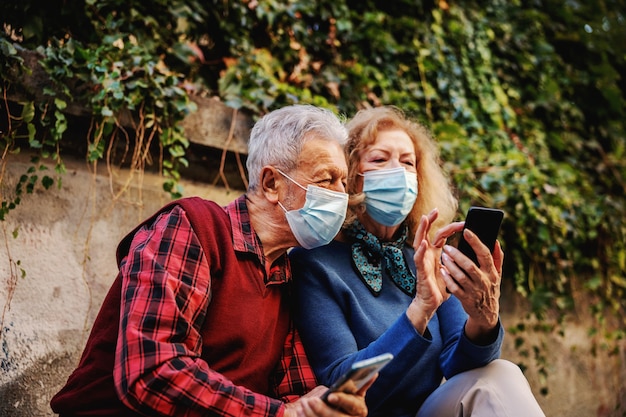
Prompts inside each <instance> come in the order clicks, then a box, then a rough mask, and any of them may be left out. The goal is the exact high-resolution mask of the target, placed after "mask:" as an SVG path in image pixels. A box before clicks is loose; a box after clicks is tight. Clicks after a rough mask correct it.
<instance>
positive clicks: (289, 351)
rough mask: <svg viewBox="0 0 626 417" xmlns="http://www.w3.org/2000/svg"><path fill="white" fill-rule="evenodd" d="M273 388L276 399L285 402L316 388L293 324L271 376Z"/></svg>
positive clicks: (302, 346) (313, 375) (311, 371)
mask: <svg viewBox="0 0 626 417" xmlns="http://www.w3.org/2000/svg"><path fill="white" fill-rule="evenodd" d="M273 386H274V391H275V393H276V397H277V398H281V399H282V400H283V401H285V402H293V401H296V400H297V399H298V398H299V397H301V396H302V395H304V394H306V393H307V392H309V391H311V390H312V389H313V388H315V387H316V386H317V380H316V378H315V374H314V373H313V369H312V368H311V366H310V365H309V360H308V359H307V356H306V353H305V352H304V345H303V344H302V341H301V340H300V334H299V333H298V331H297V329H296V328H295V326H294V325H293V323H292V324H291V329H290V331H289V335H288V336H287V340H286V341H285V346H284V349H283V355H282V357H281V360H280V362H279V364H278V366H277V368H276V372H275V373H274V375H273Z"/></svg>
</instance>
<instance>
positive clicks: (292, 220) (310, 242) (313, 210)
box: [277, 169, 348, 249]
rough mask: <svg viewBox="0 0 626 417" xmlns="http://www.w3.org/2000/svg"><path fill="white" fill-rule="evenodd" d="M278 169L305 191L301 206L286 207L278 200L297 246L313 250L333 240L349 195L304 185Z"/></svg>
mask: <svg viewBox="0 0 626 417" xmlns="http://www.w3.org/2000/svg"><path fill="white" fill-rule="evenodd" d="M277 171H278V172H280V173H281V174H282V175H284V176H285V178H287V179H288V180H290V181H291V182H293V183H294V184H296V185H297V186H298V187H300V188H302V189H303V190H306V201H305V202H304V206H303V207H302V208H301V209H298V210H287V209H285V207H284V206H283V205H282V204H281V203H280V201H279V202H278V204H279V205H280V207H281V208H282V209H283V210H284V211H285V216H286V217H287V223H289V227H290V228H291V231H292V232H293V235H294V236H295V237H296V240H297V241H298V243H299V244H300V246H302V247H303V248H305V249H313V248H316V247H318V246H323V245H326V244H327V243H329V242H330V241H331V240H333V239H334V238H335V236H337V233H339V230H340V229H341V226H342V225H343V222H344V220H345V219H346V210H347V208H348V194H346V193H342V192H339V191H333V190H328V189H326V188H322V187H318V186H316V185H310V184H309V185H308V186H307V187H306V188H305V187H303V186H302V185H300V184H298V182H297V181H295V180H294V179H292V178H291V177H289V176H288V175H287V174H285V173H284V172H282V171H281V170H279V169H277Z"/></svg>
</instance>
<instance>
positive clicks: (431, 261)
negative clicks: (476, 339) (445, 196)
mask: <svg viewBox="0 0 626 417" xmlns="http://www.w3.org/2000/svg"><path fill="white" fill-rule="evenodd" d="M438 215H439V213H438V211H437V209H434V210H433V211H431V212H430V213H429V214H428V216H426V215H423V216H422V218H421V219H420V223H419V226H418V228H417V232H416V233H415V239H414V241H413V247H414V248H415V255H414V257H413V260H414V262H415V268H416V271H417V291H416V294H415V298H414V299H413V302H412V303H411V305H409V308H408V309H407V316H408V317H409V320H411V322H412V323H413V326H414V327H415V329H416V330H417V331H418V332H419V333H420V334H424V332H425V331H426V326H427V325H428V322H429V321H430V319H431V318H432V316H433V315H434V314H435V312H436V311H437V308H439V306H440V305H441V303H443V302H444V301H445V300H447V299H448V297H449V294H448V293H447V291H446V283H445V281H444V279H443V276H442V274H441V269H442V268H441V248H442V247H443V245H444V244H445V242H446V240H447V239H448V237H450V236H452V235H453V234H454V233H456V232H458V231H459V230H461V229H462V228H463V223H462V222H458V223H451V224H449V225H447V226H445V227H443V228H441V229H440V230H439V231H437V233H436V234H435V238H434V239H433V242H429V241H428V235H429V233H430V228H431V225H432V224H433V223H434V222H435V220H437V216H438Z"/></svg>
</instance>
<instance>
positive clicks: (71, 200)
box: [0, 158, 626, 417]
mask: <svg viewBox="0 0 626 417" xmlns="http://www.w3.org/2000/svg"><path fill="white" fill-rule="evenodd" d="M65 162H66V165H67V167H68V172H67V173H66V174H65V175H64V176H63V178H62V184H63V185H62V188H60V189H58V188H56V186H55V187H54V188H52V189H49V190H43V189H40V188H37V189H36V191H35V192H34V193H33V194H27V195H24V196H23V199H22V202H21V204H20V205H19V206H18V207H17V208H16V209H15V210H13V211H12V212H10V213H9V215H8V217H7V219H6V220H5V221H4V222H0V223H1V226H2V231H3V235H2V245H1V248H0V311H1V314H2V316H1V319H2V322H1V327H0V330H1V333H0V339H1V340H0V344H1V346H2V350H1V351H0V416H15V417H22V416H28V417H32V416H51V415H52V412H51V410H50V408H49V401H50V398H51V397H52V395H54V393H56V392H57V391H58V390H59V389H60V388H61V386H62V385H63V384H64V383H65V381H66V378H67V377H68V375H69V374H70V372H71V371H72V370H73V369H74V367H75V365H76V364H77V362H78V359H79V356H80V353H81V352H82V348H83V347H84V343H85V340H86V337H87V335H88V332H89V329H90V327H91V324H92V322H93V320H94V318H95V315H96V314H97V312H98V309H99V306H100V303H101V302H102V299H103V298H104V295H105V294H106V292H107V290H108V288H109V286H110V284H111V282H112V281H113V279H114V278H115V276H116V273H117V268H116V263H115V248H116V247H117V243H118V242H119V240H120V239H121V238H122V237H123V236H124V235H125V234H126V233H127V232H128V231H130V230H131V229H132V228H133V227H134V226H135V225H136V224H137V223H138V222H139V221H140V220H142V219H144V218H145V217H147V216H149V215H150V214H152V213H153V212H154V211H155V210H157V209H158V208H159V207H160V206H162V205H163V204H165V203H166V202H167V201H169V197H168V195H166V194H165V193H164V192H163V191H161V179H160V178H159V177H158V176H156V175H151V174H147V173H146V174H144V175H143V176H142V177H141V176H139V175H138V174H134V175H135V177H134V178H131V181H130V183H131V184H132V185H131V187H130V188H128V189H126V190H124V191H122V192H120V194H119V195H116V194H115V193H118V192H119V191H120V187H121V184H124V183H125V182H126V179H127V178H128V176H129V175H131V174H130V173H128V172H124V171H117V172H116V173H114V174H113V176H111V175H110V174H109V173H107V172H98V173H93V172H91V171H90V169H89V168H88V167H87V166H86V165H85V164H84V163H82V162H79V161H69V160H66V161H65ZM28 166H29V164H28V161H27V159H25V158H16V159H13V160H11V161H9V163H8V165H7V171H6V172H5V173H4V184H5V185H6V186H5V187H4V188H3V195H5V196H6V195H7V194H6V193H10V192H11V190H12V187H11V184H15V182H16V181H17V178H19V175H21V174H23V173H24V172H25V170H26V169H27V167H28ZM140 185H141V186H140ZM183 186H184V190H185V195H187V196H190V195H198V196H201V197H205V198H208V199H212V200H215V201H217V202H218V203H221V204H226V203H227V202H229V201H231V200H233V199H234V198H236V197H237V196H238V195H239V194H240V193H241V192H240V191H236V192H226V191H225V190H224V189H222V188H219V187H213V186H209V185H206V184H199V183H192V182H184V181H183ZM22 271H23V272H24V276H23V277H22ZM505 290H506V288H505ZM524 306H525V303H524V300H522V299H520V297H519V296H517V295H516V294H514V293H513V292H512V291H505V295H504V298H503V301H502V319H503V322H504V323H505V326H506V327H507V328H508V327H509V326H511V325H513V324H514V323H517V322H519V321H522V320H523V317H524V316H525V315H526V309H525V307H524ZM531 325H532V323H530V322H529V323H528V326H527V328H530V327H531ZM588 326H589V323H588V322H586V321H585V319H584V318H576V319H575V320H574V319H573V320H572V321H571V322H570V323H568V325H567V327H566V332H565V335H564V336H559V335H556V334H553V333H549V334H546V333H543V332H537V333H534V332H527V333H524V334H523V335H519V336H518V335H512V334H509V335H508V336H507V338H506V342H505V348H504V352H503V357H505V358H507V359H510V360H512V361H513V362H516V363H523V364H525V365H526V366H527V369H526V375H527V377H528V379H529V382H530V384H531V387H532V389H533V391H534V392H535V394H536V396H537V398H538V400H539V402H540V404H541V405H542V407H543V408H544V411H545V412H546V415H548V416H568V417H590V416H602V417H604V416H624V415H626V388H625V387H624V381H626V365H625V363H626V353H625V351H626V348H625V344H624V343H621V344H618V345H617V348H616V349H615V350H614V351H613V352H612V353H609V351H608V350H603V349H601V348H600V349H598V350H596V354H595V355H592V354H591V351H592V346H593V344H594V343H595V342H596V340H594V339H593V338H591V337H589V336H588V332H587V328H588ZM518 337H519V338H518ZM516 338H518V339H517V343H518V344H519V345H520V346H521V349H516V348H515V343H516ZM533 346H537V347H539V349H538V350H537V352H538V353H539V355H540V358H541V359H542V360H541V361H540V362H541V363H540V364H537V361H536V360H535V359H534V357H535V354H536V353H535V350H534V349H533ZM541 364H543V365H541ZM541 366H544V369H545V371H546V373H547V375H548V379H547V382H546V381H544V380H543V377H542V376H541V375H542V373H541V372H539V369H540V367H541ZM546 384H547V387H548V391H547V394H546V395H543V394H541V393H540V391H541V388H542V387H544V386H546Z"/></svg>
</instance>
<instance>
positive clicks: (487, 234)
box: [457, 206, 504, 265]
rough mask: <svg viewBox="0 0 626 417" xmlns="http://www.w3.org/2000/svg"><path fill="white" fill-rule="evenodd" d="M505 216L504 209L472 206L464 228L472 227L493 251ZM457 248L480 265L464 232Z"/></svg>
mask: <svg viewBox="0 0 626 417" xmlns="http://www.w3.org/2000/svg"><path fill="white" fill-rule="evenodd" d="M503 218H504V211H502V210H499V209H493V208H486V207H476V206H472V207H470V209H469V210H468V211H467V217H466V218H465V227H464V229H470V230H471V231H472V232H474V233H475V234H476V236H478V238H479V239H480V240H481V242H483V243H484V244H485V246H487V247H488V248H489V250H490V251H491V252H492V253H493V250H494V248H495V245H496V240H497V239H498V233H499V232H500V226H501V225H502V219H503ZM457 248H458V249H459V250H460V251H461V252H462V253H463V254H464V255H465V256H467V257H468V258H470V259H471V260H472V261H473V262H474V263H475V264H476V265H478V259H477V258H476V253H475V252H474V250H473V249H472V247H471V246H470V245H469V244H468V243H467V241H466V240H465V239H463V234H461V238H460V240H459V244H458V245H457Z"/></svg>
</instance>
